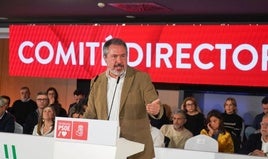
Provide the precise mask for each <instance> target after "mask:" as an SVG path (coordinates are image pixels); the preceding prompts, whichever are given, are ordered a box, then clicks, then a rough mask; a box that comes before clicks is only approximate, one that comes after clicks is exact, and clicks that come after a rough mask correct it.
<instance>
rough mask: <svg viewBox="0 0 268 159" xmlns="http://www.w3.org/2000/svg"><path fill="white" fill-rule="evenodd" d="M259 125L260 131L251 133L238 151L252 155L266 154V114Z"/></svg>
mask: <svg viewBox="0 0 268 159" xmlns="http://www.w3.org/2000/svg"><path fill="white" fill-rule="evenodd" d="M260 125H261V128H260V133H257V134H251V135H250V136H249V139H248V140H247V142H246V143H245V144H244V145H243V147H242V149H241V150H240V151H239V153H241V154H248V155H253V156H268V155H267V154H268V114H265V115H264V116H263V118H262V121H261V124H260Z"/></svg>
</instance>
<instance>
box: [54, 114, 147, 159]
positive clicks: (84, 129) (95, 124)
mask: <svg viewBox="0 0 268 159" xmlns="http://www.w3.org/2000/svg"><path fill="white" fill-rule="evenodd" d="M119 132H120V131H119V125H118V122H115V121H107V120H90V119H77V118H56V123H55V134H54V139H55V143H54V159H62V158H64V159H73V158H91V159H125V158H127V157H128V156H131V155H133V154H136V153H138V152H141V151H143V150H144V144H140V143H137V142H133V141H129V140H126V139H124V138H119Z"/></svg>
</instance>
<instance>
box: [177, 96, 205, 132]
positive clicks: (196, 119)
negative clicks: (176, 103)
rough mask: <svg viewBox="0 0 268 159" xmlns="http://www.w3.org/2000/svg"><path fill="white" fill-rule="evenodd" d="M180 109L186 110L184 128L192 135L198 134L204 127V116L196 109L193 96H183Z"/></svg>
mask: <svg viewBox="0 0 268 159" xmlns="http://www.w3.org/2000/svg"><path fill="white" fill-rule="evenodd" d="M182 109H183V110H184V111H185V112H186V119H187V121H186V124H185V125H184V126H185V128H186V129H188V130H190V131H191V132H192V134H193V135H194V136H195V135H198V134H200V131H201V130H202V129H203V128H204V127H205V116H204V114H202V113H201V112H200V111H199V110H198V109H199V108H198V105H197V102H196V100H195V98H194V97H187V98H185V99H184V101H183V104H182Z"/></svg>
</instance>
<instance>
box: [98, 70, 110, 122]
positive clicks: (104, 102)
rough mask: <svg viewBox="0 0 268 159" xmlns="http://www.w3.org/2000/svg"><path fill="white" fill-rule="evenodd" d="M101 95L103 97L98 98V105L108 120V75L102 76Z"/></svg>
mask: <svg viewBox="0 0 268 159" xmlns="http://www.w3.org/2000/svg"><path fill="white" fill-rule="evenodd" d="M100 81H101V82H100V84H99V87H100V90H101V92H100V94H101V97H100V98H98V104H99V105H100V106H102V108H101V110H102V113H101V114H102V116H103V117H105V116H106V118H107V117H108V107H107V83H108V79H107V77H106V74H105V73H104V74H103V75H101V76H100Z"/></svg>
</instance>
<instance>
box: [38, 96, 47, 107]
mask: <svg viewBox="0 0 268 159" xmlns="http://www.w3.org/2000/svg"><path fill="white" fill-rule="evenodd" d="M36 104H37V107H38V108H39V109H43V108H44V107H45V106H47V105H48V97H47V95H38V96H37V97H36Z"/></svg>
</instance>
